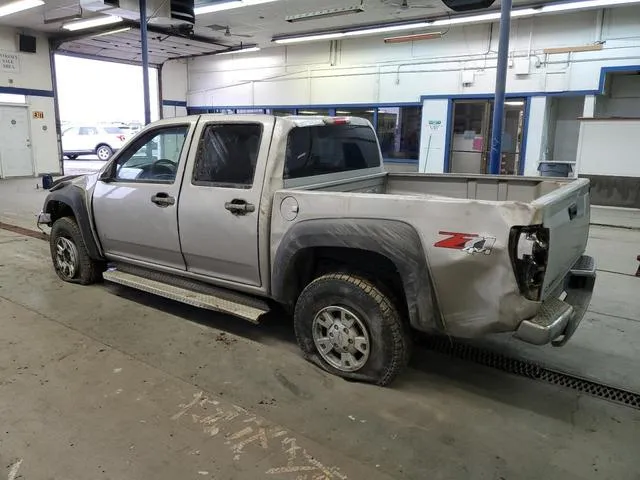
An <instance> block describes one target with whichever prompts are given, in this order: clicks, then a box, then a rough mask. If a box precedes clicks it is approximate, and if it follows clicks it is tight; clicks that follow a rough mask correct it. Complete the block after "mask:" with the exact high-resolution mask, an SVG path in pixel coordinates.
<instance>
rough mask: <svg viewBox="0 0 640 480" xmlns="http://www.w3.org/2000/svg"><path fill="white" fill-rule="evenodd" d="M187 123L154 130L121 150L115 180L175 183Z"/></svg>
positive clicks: (187, 129) (187, 128) (187, 127)
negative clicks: (124, 149)
mask: <svg viewBox="0 0 640 480" xmlns="http://www.w3.org/2000/svg"><path fill="white" fill-rule="evenodd" d="M188 131H189V126H188V125H180V126H171V127H165V128H159V129H156V130H152V131H150V132H148V133H147V134H145V135H144V136H142V137H140V138H138V139H137V140H136V141H135V143H133V144H132V145H130V146H129V148H128V149H127V150H126V151H124V152H122V155H120V156H119V157H118V164H117V166H116V176H115V178H116V180H122V181H145V182H152V183H173V182H174V181H175V178H176V172H177V170H178V164H179V163H180V156H181V154H182V146H183V144H184V140H185V138H186V136H187V132H188Z"/></svg>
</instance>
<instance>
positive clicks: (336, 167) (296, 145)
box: [284, 125, 380, 179]
mask: <svg viewBox="0 0 640 480" xmlns="http://www.w3.org/2000/svg"><path fill="white" fill-rule="evenodd" d="M379 166H380V151H379V149H378V142H377V140H376V136H375V134H374V132H373V130H372V129H371V128H370V127H367V126H366V125H324V126H314V127H297V128H294V129H293V130H291V132H290V133H289V138H288V140H287V158H286V160H285V166H284V178H285V179H288V178H302V177H311V176H314V175H326V174H328V173H338V172H345V171H349V170H360V169H364V168H373V167H379Z"/></svg>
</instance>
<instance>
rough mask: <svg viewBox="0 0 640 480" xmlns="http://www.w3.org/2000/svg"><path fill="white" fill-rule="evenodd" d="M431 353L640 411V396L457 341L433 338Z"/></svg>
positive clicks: (426, 341) (427, 343)
mask: <svg viewBox="0 0 640 480" xmlns="http://www.w3.org/2000/svg"><path fill="white" fill-rule="evenodd" d="M425 346H426V347H427V348H429V349H430V350H433V351H435V352H438V353H443V354H446V355H449V356H452V357H454V358H459V359H461V360H467V361H470V362H474V363H479V364H481V365H485V366H487V367H491V368H495V369H498V370H502V371H503V372H507V373H513V374H516V375H520V376H523V377H527V378H532V379H535V380H540V381H543V382H547V383H551V384H553V385H560V386H562V387H567V388H571V389H573V390H576V391H579V392H582V393H586V394H588V395H592V396H594V397H598V398H602V399H604V400H609V401H611V402H616V403H619V404H622V405H626V406H628V407H631V408H636V409H639V410H640V394H638V393H634V392H630V391H628V390H624V389H621V388H616V387H611V386H609V385H605V384H603V383H599V382H594V381H592V380H587V379H584V378H580V377H578V376H575V375H571V374H568V373H563V372H558V371H555V370H552V369H550V368H546V367H543V366H542V365H538V364H536V363H532V362H529V361H526V360H519V359H516V358H511V357H507V356H505V355H502V354H500V353H497V352H493V351H491V350H487V349H484V348H479V347H475V346H473V345H469V344H468V343H462V342H460V341H454V340H452V339H450V338H447V337H441V336H432V337H428V338H426V340H425Z"/></svg>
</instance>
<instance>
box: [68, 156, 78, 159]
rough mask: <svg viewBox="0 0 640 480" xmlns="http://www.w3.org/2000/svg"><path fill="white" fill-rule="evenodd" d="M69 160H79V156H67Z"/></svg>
mask: <svg viewBox="0 0 640 480" xmlns="http://www.w3.org/2000/svg"><path fill="white" fill-rule="evenodd" d="M67 158H68V159H69V160H75V159H76V158H78V155H67Z"/></svg>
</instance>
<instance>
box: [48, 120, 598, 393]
mask: <svg viewBox="0 0 640 480" xmlns="http://www.w3.org/2000/svg"><path fill="white" fill-rule="evenodd" d="M589 208H590V207H589V182H588V180H583V179H578V180H568V179H558V178H526V177H500V176H479V175H478V176H471V175H465V176H460V175H423V174H394V173H388V172H386V171H385V170H384V168H383V162H382V156H381V154H380V148H379V145H378V141H377V139H376V135H375V132H374V130H373V129H372V127H371V124H370V123H368V122H367V121H366V120H362V119H358V118H349V117H347V118H335V117H333V118H332V117H284V118H279V117H273V116H265V115H256V116H250V115H229V116H224V115H202V116H191V117H186V118H177V119H171V120H164V121H160V122H157V123H154V124H152V125H150V126H148V127H147V128H146V129H144V130H143V131H141V132H140V133H139V134H137V135H136V136H135V137H134V138H133V139H131V140H130V141H129V143H128V144H127V145H126V146H125V147H124V148H123V149H122V150H121V151H120V152H118V153H117V154H116V155H115V156H114V157H113V158H112V160H111V161H110V162H109V163H108V164H107V165H106V166H105V167H104V168H103V169H102V170H101V172H100V173H98V174H94V175H87V176H82V177H78V178H75V179H71V180H66V181H61V182H59V183H58V184H56V185H55V186H54V187H53V188H52V189H51V192H50V194H49V195H48V197H47V199H46V200H45V204H44V208H43V211H42V213H41V214H40V217H39V219H38V222H39V223H40V224H46V225H49V226H50V227H51V235H50V238H51V257H52V259H53V264H54V266H55V270H56V272H57V274H58V275H59V276H60V278H62V279H63V280H65V281H68V282H76V283H80V284H90V283H94V282H97V281H99V280H101V279H103V278H104V280H107V281H110V282H115V283H119V284H122V285H127V286H129V287H133V288H136V289H139V290H144V291H147V292H151V293H153V294H157V295H161V296H164V297H168V298H171V299H175V300H177V301H181V302H184V303H188V304H191V305H195V306H198V307H202V308H206V309H210V310H216V311H222V312H227V313H230V314H233V315H236V316H238V317H242V318H245V319H248V320H251V321H254V322H257V321H258V320H259V318H260V317H261V315H262V314H263V313H265V312H267V311H268V310H269V309H271V308H274V307H275V306H278V305H279V306H282V307H284V308H285V309H286V310H287V311H288V312H290V313H292V314H293V323H294V327H295V332H296V337H297V339H298V342H299V345H300V348H301V349H302V351H303V352H304V355H305V357H306V358H308V359H309V360H311V361H313V362H315V363H316V364H317V365H319V366H321V367H322V368H324V369H326V370H327V371H329V372H332V373H335V374H337V375H340V376H343V377H346V378H350V379H356V380H364V381H369V382H374V383H377V384H380V385H384V384H387V383H389V382H390V381H391V380H392V379H393V378H394V377H395V376H396V375H397V374H398V373H399V372H400V371H401V370H402V368H403V367H404V366H405V365H406V363H407V361H408V358H409V352H410V345H411V333H412V331H415V330H418V331H422V332H428V333H440V334H444V335H450V336H454V337H467V338H471V337H477V336H482V335H486V334H491V333H497V332H514V334H515V336H516V337H517V338H519V339H521V340H523V341H525V342H529V343H533V344H536V345H543V344H547V343H552V344H553V345H557V346H559V345H563V344H564V343H565V342H566V341H567V340H568V339H569V338H570V337H571V335H572V334H573V332H574V331H575V329H576V327H577V326H578V323H579V322H580V320H581V319H582V317H583V315H584V312H585V310H586V308H587V306H588V304H589V301H590V299H591V293H592V291H593V286H594V283H595V265H594V261H593V259H592V258H591V257H588V256H585V255H584V254H583V253H584V250H585V245H586V243H587V236H588V231H589Z"/></svg>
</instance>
